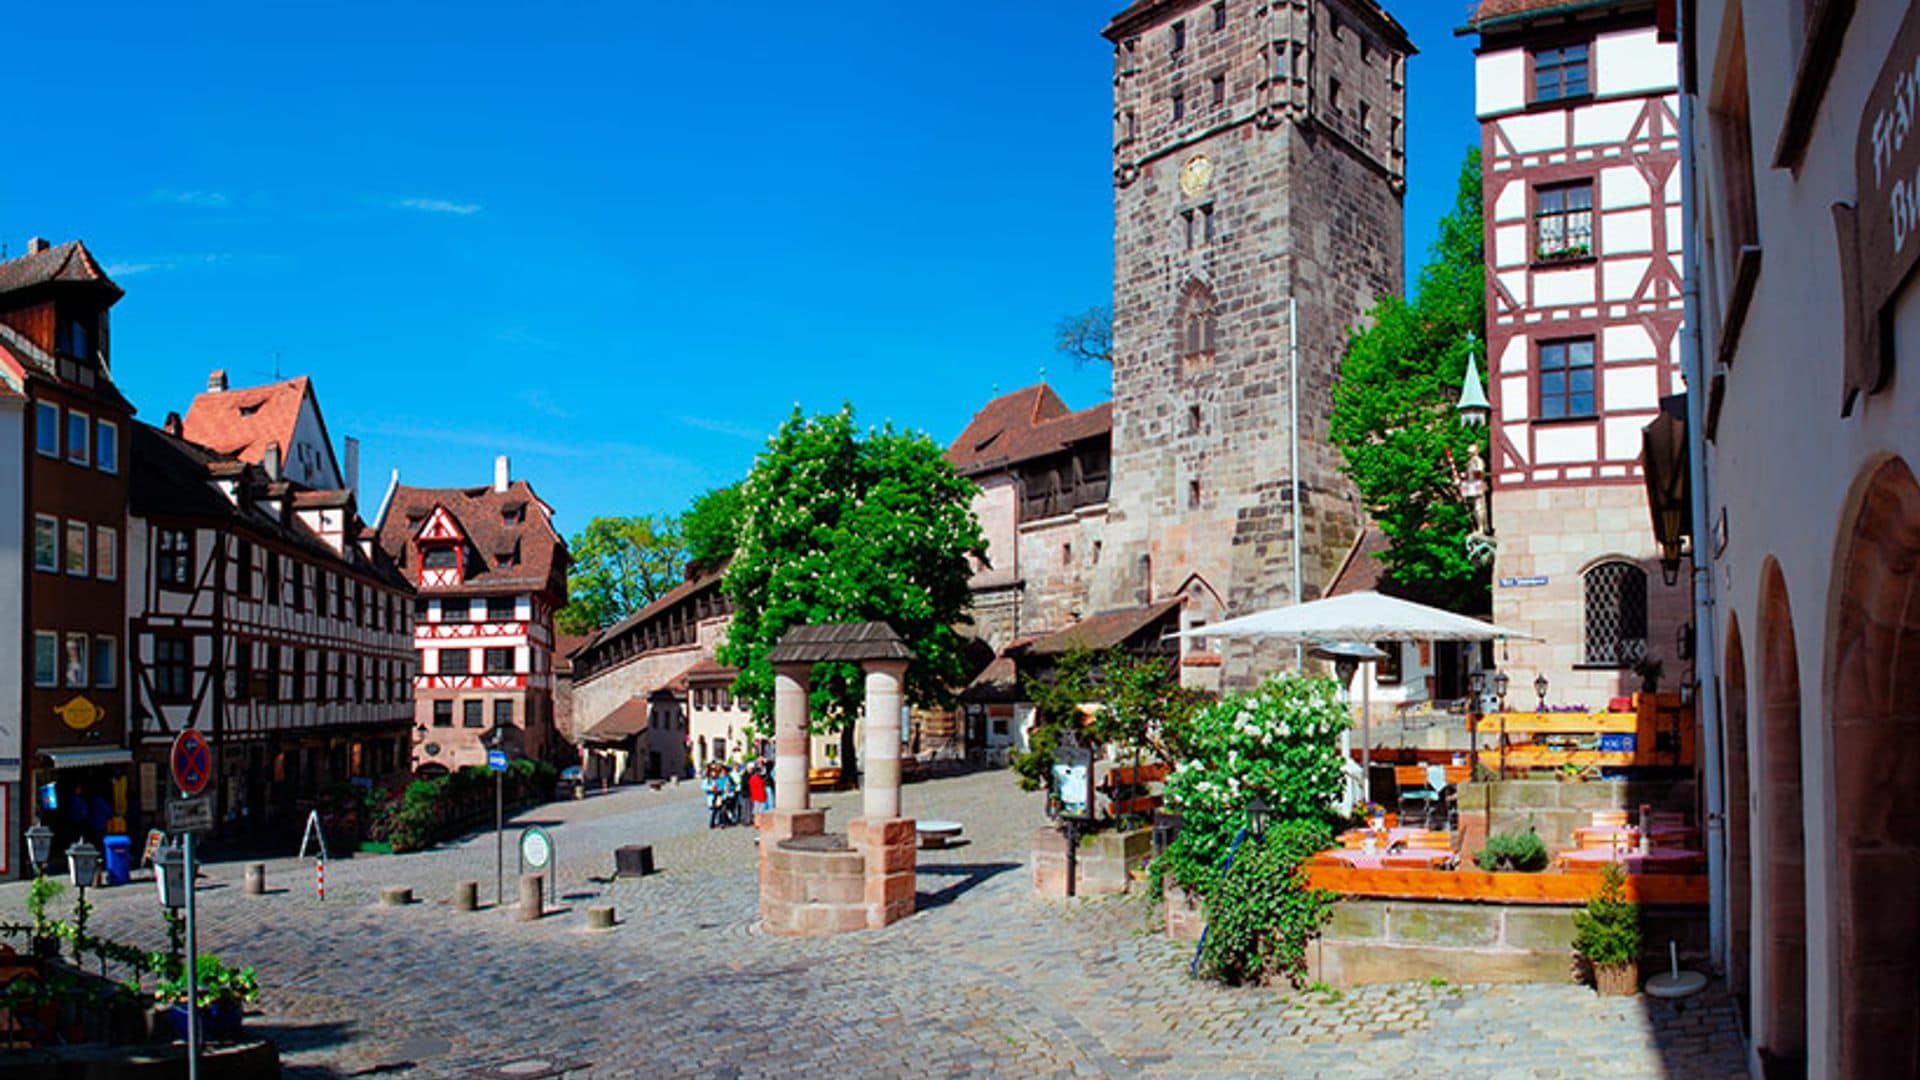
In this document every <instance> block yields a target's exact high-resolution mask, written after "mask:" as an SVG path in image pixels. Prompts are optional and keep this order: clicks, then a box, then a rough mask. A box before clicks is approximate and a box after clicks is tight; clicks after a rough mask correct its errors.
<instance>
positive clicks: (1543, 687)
mask: <svg viewBox="0 0 1920 1080" xmlns="http://www.w3.org/2000/svg"><path fill="white" fill-rule="evenodd" d="M1533 692H1534V693H1536V694H1538V695H1540V708H1539V709H1538V710H1536V711H1538V712H1546V711H1547V676H1546V673H1545V672H1541V673H1540V676H1539V677H1538V678H1536V679H1534V680H1533Z"/></svg>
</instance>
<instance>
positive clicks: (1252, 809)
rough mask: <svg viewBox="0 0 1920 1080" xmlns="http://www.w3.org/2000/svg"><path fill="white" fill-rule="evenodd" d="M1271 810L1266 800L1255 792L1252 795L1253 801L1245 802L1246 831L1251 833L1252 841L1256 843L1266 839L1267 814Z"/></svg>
mask: <svg viewBox="0 0 1920 1080" xmlns="http://www.w3.org/2000/svg"><path fill="white" fill-rule="evenodd" d="M1272 811H1273V808H1272V807H1270V806H1268V805H1267V800H1265V799H1263V798H1261V797H1260V796H1259V795H1257V794H1256V795H1254V797H1253V801H1252V802H1250V803H1248V804H1247V831H1249V832H1251V833H1253V842H1254V843H1256V844H1257V843H1259V842H1260V841H1262V840H1264V839H1266V835H1267V815H1268V814H1270V813H1272Z"/></svg>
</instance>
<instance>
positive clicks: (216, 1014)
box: [153, 955, 260, 1039]
mask: <svg viewBox="0 0 1920 1080" xmlns="http://www.w3.org/2000/svg"><path fill="white" fill-rule="evenodd" d="M167 966H168V967H173V966H174V965H172V964H168V965H167ZM194 976H195V982H196V984H197V985H195V987H194V994H195V997H197V998H198V1004H199V1007H200V1030H201V1031H202V1032H203V1033H204V1034H205V1035H206V1037H207V1038H209V1039H231V1038H235V1037H237V1036H238V1035H239V1034H240V1020H241V1016H242V1015H243V1007H244V1006H245V1005H247V1004H248V1003H250V1002H253V1001H258V1000H259V999H260V981H259V979H258V978H256V977H255V975H254V973H253V969H252V968H250V967H247V968H230V967H228V966H227V965H225V964H223V963H221V962H220V958H219V957H217V956H213V955H203V956H201V957H200V958H199V962H198V963H196V964H195V965H194ZM153 993H154V998H155V1000H157V1001H159V1002H161V1003H162V1004H166V1005H170V1006H171V1008H169V1009H168V1010H167V1018H168V1019H169V1020H171V1021H172V1022H173V1028H174V1030H175V1031H176V1032H178V1033H179V1035H180V1037H181V1038H185V1037H186V1034H187V974H186V971H185V966H184V965H180V966H179V967H178V968H176V969H175V970H174V971H173V972H172V973H171V975H169V977H167V978H163V979H161V980H160V983H159V985H157V986H155V987H154V991H153Z"/></svg>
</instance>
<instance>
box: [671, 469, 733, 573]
mask: <svg viewBox="0 0 1920 1080" xmlns="http://www.w3.org/2000/svg"><path fill="white" fill-rule="evenodd" d="M740 515H741V509H740V482H739V481H735V482H733V483H731V484H728V485H727V486H726V487H722V488H714V489H713V490H712V491H709V492H707V493H706V494H705V495H702V496H700V497H699V498H697V499H695V500H693V505H692V506H689V507H688V508H687V512H686V513H684V514H682V515H680V533H681V535H682V536H684V537H686V541H687V560H688V561H689V562H691V563H693V565H695V566H697V567H699V568H700V569H702V570H718V569H719V568H720V567H721V566H723V565H725V564H726V561H727V560H728V559H730V558H732V557H733V548H734V545H735V544H737V543H739V539H740Z"/></svg>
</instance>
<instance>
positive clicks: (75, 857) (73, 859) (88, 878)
mask: <svg viewBox="0 0 1920 1080" xmlns="http://www.w3.org/2000/svg"><path fill="white" fill-rule="evenodd" d="M67 873H68V874H69V875H70V876H71V878H72V880H73V887H74V888H76V889H79V890H80V902H81V903H83V904H84V903H86V900H87V887H88V886H90V885H92V884H93V882H94V880H95V878H96V877H97V875H98V874H99V873H100V849H99V848H97V847H94V846H93V845H92V844H89V843H87V842H86V841H85V840H79V841H75V842H74V844H73V845H72V846H71V847H69V848H67Z"/></svg>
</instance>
